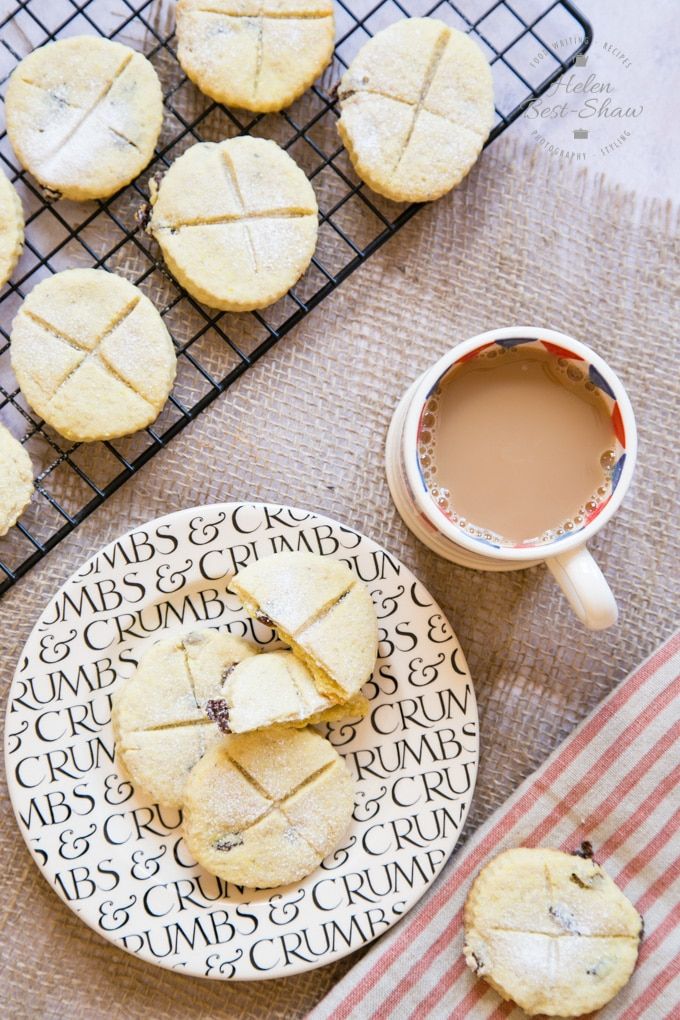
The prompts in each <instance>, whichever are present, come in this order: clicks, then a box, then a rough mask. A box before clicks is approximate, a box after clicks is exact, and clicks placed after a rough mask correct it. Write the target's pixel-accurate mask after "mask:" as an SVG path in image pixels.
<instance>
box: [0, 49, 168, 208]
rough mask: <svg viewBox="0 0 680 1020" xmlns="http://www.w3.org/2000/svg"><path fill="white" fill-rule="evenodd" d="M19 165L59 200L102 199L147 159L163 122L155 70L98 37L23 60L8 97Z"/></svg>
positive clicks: (11, 133)
mask: <svg viewBox="0 0 680 1020" xmlns="http://www.w3.org/2000/svg"><path fill="white" fill-rule="evenodd" d="M5 113H6V117H7V134H8V135H9V140H10V142H11V143H12V148H13V149H14V151H15V153H16V154H17V156H18V158H19V160H20V162H21V165H22V166H23V167H25V168H26V170H29V171H30V173H32V174H33V176H34V177H35V179H36V180H37V181H38V182H39V183H40V184H42V186H43V187H44V188H45V189H47V190H48V192H50V193H52V195H53V196H54V197H56V198H70V199H74V200H76V201H82V200H85V199H90V198H106V196H107V195H112V194H114V192H116V191H118V189H119V188H122V187H123V185H124V184H128V183H129V182H130V181H131V180H133V179H134V178H135V177H136V176H137V175H138V174H139V173H141V171H142V170H143V169H144V167H145V166H146V165H147V163H148V162H149V160H150V159H151V157H152V155H153V151H154V146H155V145H156V142H157V141H158V136H159V134H160V130H161V124H162V122H163V98H162V95H161V86H160V82H159V80H158V75H157V74H156V72H155V71H154V69H153V67H152V66H151V64H150V63H149V61H148V60H147V59H146V57H144V56H142V54H141V53H137V52H135V50H131V49H130V47H129V46H123V45H122V44H121V43H116V42H111V41H110V40H108V39H101V38H99V37H98V36H90V35H88V36H73V37H72V38H70V39H60V40H58V41H57V42H52V43H47V45H46V46H41V47H40V48H39V49H37V50H34V51H33V52H32V53H30V54H29V55H28V56H27V57H25V58H24V59H23V60H22V61H21V63H20V64H18V65H17V67H16V68H15V70H14V72H13V73H12V76H11V78H10V80H9V85H8V87H7V95H6V97H5Z"/></svg>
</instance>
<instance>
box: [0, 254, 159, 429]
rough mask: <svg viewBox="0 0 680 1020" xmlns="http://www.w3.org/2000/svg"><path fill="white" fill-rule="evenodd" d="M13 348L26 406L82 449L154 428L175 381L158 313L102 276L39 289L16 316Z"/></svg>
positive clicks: (136, 293)
mask: <svg viewBox="0 0 680 1020" xmlns="http://www.w3.org/2000/svg"><path fill="white" fill-rule="evenodd" d="M11 341H12V347H11V359H12V368H13V369H14V373H15V375H16V377H17V380H18V382H19V386H20V387H21V391H22V393H23V395H24V396H25V398H26V400H27V401H28V403H29V404H30V405H31V407H32V408H33V410H34V411H35V412H36V414H38V415H40V417H41V418H44V419H45V421H46V422H47V423H48V425H51V426H52V427H53V428H55V429H56V430H57V432H60V433H61V435H62V436H65V437H66V438H67V439H73V440H76V441H79V442H89V441H92V440H95V439H113V438H115V437H116V436H125V435H128V434H129V433H131V432H136V431H137V430H138V429H142V428H145V427H146V426H147V425H150V424H151V422H152V421H154V419H155V418H157V417H158V415H159V413H160V411H161V409H162V408H163V405H164V404H165V401H166V400H167V398H168V394H169V393H170V390H171V388H172V384H173V382H174V379H175V372H176V369H177V360H176V357H175V351H174V347H173V345H172V340H171V339H170V335H169V333H168V331H167V329H166V328H165V325H164V324H163V320H162V319H161V317H160V315H159V314H158V311H157V310H156V308H155V307H154V306H153V305H152V304H151V302H150V301H149V299H148V298H147V297H145V295H144V294H142V292H141V290H139V289H138V288H137V287H135V286H133V284H131V283H129V282H128V281H127V280H125V279H123V277H122V276H116V274H115V273H107V272H105V271H104V270H103V269H66V270H64V272H61V273H56V274H55V275H54V276H50V277H48V278H47V279H46V280H43V281H42V282H41V283H39V284H38V285H37V287H34V288H33V290H32V291H31V293H30V294H29V295H28V297H27V298H26V300H25V301H24V303H23V304H22V306H21V308H20V309H19V312H18V313H17V316H16V318H15V320H14V323H13V325H12V335H11Z"/></svg>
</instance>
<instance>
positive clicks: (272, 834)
mask: <svg viewBox="0 0 680 1020" xmlns="http://www.w3.org/2000/svg"><path fill="white" fill-rule="evenodd" d="M353 806H354V782H353V780H352V778H351V776H350V774H349V772H348V770H347V767H346V766H345V765H344V763H343V761H342V759H341V758H340V756H339V755H338V753H337V751H336V750H335V748H334V747H333V746H332V745H331V744H330V743H329V742H328V741H327V740H326V739H325V738H324V737H322V736H320V735H319V734H318V733H315V732H314V731H313V730H310V729H305V730H295V729H287V728H285V727H275V728H273V729H269V730H261V731H259V732H257V733H244V734H241V735H234V736H231V737H225V739H224V741H223V742H222V743H220V744H216V745H214V746H213V747H211V748H210V749H209V750H208V752H207V753H206V754H205V755H204V757H203V758H202V759H201V760H200V762H199V763H198V765H196V766H195V768H194V769H193V770H192V772H191V775H190V776H189V780H188V782H187V785H186V793H185V800H184V839H185V842H186V844H187V847H188V849H189V852H190V853H191V854H192V855H193V856H194V858H195V859H196V861H197V862H198V863H199V864H200V865H202V866H203V867H204V868H206V869H207V870H208V871H210V872H212V874H213V875H218V876H219V877H220V878H223V879H224V880H225V881H227V882H233V883H234V884H235V885H240V886H248V887H256V888H271V887H272V886H277V885H287V884H288V883H289V882H297V881H298V880H299V879H301V878H304V877H305V875H308V874H309V873H310V872H312V871H314V869H315V868H316V867H317V866H318V865H319V864H320V863H321V861H322V860H323V858H324V857H325V856H326V854H328V853H330V852H331V850H333V849H334V848H335V847H336V846H337V844H338V842H339V841H340V839H341V838H342V836H343V834H344V833H345V831H346V830H347V828H348V826H349V823H350V819H351V817H352V809H353Z"/></svg>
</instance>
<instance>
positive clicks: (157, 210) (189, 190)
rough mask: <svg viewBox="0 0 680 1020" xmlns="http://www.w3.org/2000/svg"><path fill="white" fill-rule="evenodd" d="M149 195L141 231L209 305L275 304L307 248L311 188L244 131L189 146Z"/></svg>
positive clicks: (280, 155) (312, 219) (279, 153)
mask: <svg viewBox="0 0 680 1020" xmlns="http://www.w3.org/2000/svg"><path fill="white" fill-rule="evenodd" d="M151 200H152V203H153V215H152V217H151V222H150V223H149V228H148V229H149V233H150V234H152V236H153V237H155V238H156V240H157V241H158V243H159V244H160V246H161V249H162V252H163V257H164V258H165V261H166V263H167V265H168V267H169V269H170V270H171V271H172V273H173V275H174V276H175V278H176V279H177V280H178V282H179V283H180V284H181V285H182V286H183V287H186V289H187V290H188V291H189V293H190V294H193V296H194V297H195V298H197V299H198V300H199V301H202V302H203V303H204V304H206V305H210V306H211V307H212V308H221V309H223V310H225V311H251V310H252V309H254V308H264V307H265V306H266V305H270V304H273V303H274V301H278V299H279V298H280V297H282V296H283V295H284V294H285V293H286V291H287V290H288V289H289V288H290V287H292V286H293V284H295V283H296V282H297V280H298V279H299V277H300V276H301V275H302V274H303V273H304V271H305V269H306V268H307V266H308V265H309V263H310V260H311V258H312V255H313V254H314V248H315V246H316V237H317V227H318V222H317V216H318V206H317V204H316V198H315V196H314V189H313V188H312V186H311V184H310V183H309V181H308V180H307V178H306V177H305V175H304V173H303V172H302V170H301V169H300V168H299V166H297V164H296V163H295V162H294V161H293V160H292V159H291V158H290V156H289V155H288V154H287V153H286V152H284V151H283V149H281V148H279V146H278V145H277V144H276V142H272V141H267V140H265V139H263V138H245V137H243V138H231V139H228V140H227V141H225V142H219V143H217V144H215V143H213V142H201V143H199V144H197V145H193V146H192V147H191V148H190V149H188V150H187V151H186V152H185V153H184V154H183V155H182V156H180V158H179V159H178V160H176V161H175V162H174V163H173V164H172V166H171V167H170V169H169V170H168V172H167V174H166V175H165V177H164V178H163V181H162V183H161V186H160V189H159V190H158V191H157V192H156V191H155V189H154V192H153V194H152V199H151Z"/></svg>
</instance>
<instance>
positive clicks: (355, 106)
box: [338, 18, 494, 202]
mask: <svg viewBox="0 0 680 1020" xmlns="http://www.w3.org/2000/svg"><path fill="white" fill-rule="evenodd" d="M338 97H339V99H340V107H341V110H342V115H341V117H340V119H339V121H338V131H339V132H340V136H341V138H342V140H343V142H344V144H345V147H346V148H347V152H348V154H349V157H350V159H351V161H352V163H353V165H354V169H355V170H356V172H357V174H358V175H359V177H361V178H362V180H364V181H365V182H366V183H367V184H368V185H369V186H370V187H371V188H373V190H374V191H377V192H379V194H381V195H385V196H386V197H387V198H391V199H393V200H394V201H397V202H426V201H429V200H431V199H435V198H439V197H440V196H441V195H443V194H445V193H446V192H447V191H450V190H451V188H453V187H455V185H456V184H458V183H459V182H460V181H461V180H462V178H463V177H464V176H465V175H466V174H467V173H468V171H469V170H470V168H471V167H472V165H473V164H474V162H475V160H476V159H477V157H478V156H479V153H480V152H481V150H482V146H483V144H484V142H485V141H486V139H487V137H488V134H489V131H490V130H491V126H492V124H493V115H494V106H493V82H492V78H491V69H490V68H489V65H488V63H487V61H486V59H485V58H484V55H483V54H482V51H481V50H480V48H479V47H478V46H477V44H476V43H474V42H473V41H472V39H470V37H469V36H467V35H464V34H463V33H462V32H458V31H456V30H455V29H452V28H449V27H448V25H445V24H444V22H443V21H438V20H436V19H435V18H404V19H403V20H402V21H397V22H395V24H393V25H390V27H389V28H386V29H384V30H383V31H382V32H378V34H377V35H376V36H374V37H373V39H370V40H369V41H368V42H367V43H366V45H365V46H363V47H362V49H361V50H360V51H359V53H358V55H357V56H356V57H355V59H354V60H353V62H352V64H351V65H350V67H349V68H348V70H347V71H346V72H345V74H344V75H343V78H342V81H341V82H340V87H339V89H338Z"/></svg>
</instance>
